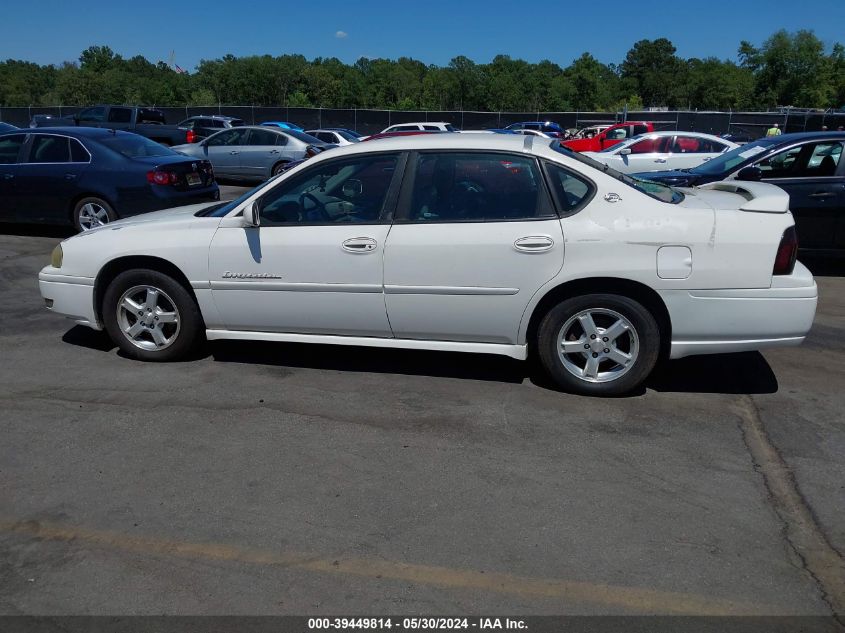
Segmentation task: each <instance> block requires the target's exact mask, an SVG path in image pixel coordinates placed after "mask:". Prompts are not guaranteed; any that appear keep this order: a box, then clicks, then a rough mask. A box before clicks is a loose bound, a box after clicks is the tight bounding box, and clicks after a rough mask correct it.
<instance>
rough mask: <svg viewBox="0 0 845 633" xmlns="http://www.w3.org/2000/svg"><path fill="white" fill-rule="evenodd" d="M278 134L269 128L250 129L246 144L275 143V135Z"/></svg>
mask: <svg viewBox="0 0 845 633" xmlns="http://www.w3.org/2000/svg"><path fill="white" fill-rule="evenodd" d="M277 136H279V135H278V134H276V133H275V132H271V131H270V130H250V131H249V139H248V140H247V142H246V144H247V145H275V144H276V137H277Z"/></svg>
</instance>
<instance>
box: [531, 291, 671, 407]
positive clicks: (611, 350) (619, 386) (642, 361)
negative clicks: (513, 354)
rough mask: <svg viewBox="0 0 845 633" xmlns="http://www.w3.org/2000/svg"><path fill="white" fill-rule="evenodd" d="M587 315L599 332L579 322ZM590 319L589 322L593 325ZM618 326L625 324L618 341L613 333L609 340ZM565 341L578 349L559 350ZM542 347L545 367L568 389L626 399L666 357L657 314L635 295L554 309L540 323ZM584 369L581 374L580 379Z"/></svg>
mask: <svg viewBox="0 0 845 633" xmlns="http://www.w3.org/2000/svg"><path fill="white" fill-rule="evenodd" d="M584 313H588V314H589V317H590V320H591V321H592V323H593V324H594V326H595V328H592V329H593V330H594V331H593V334H591V333H589V332H588V330H590V329H591V328H590V327H585V326H584V325H583V322H582V321H581V320H579V319H578V315H582V316H583V315H584ZM583 318H585V319H586V317H583ZM590 320H586V321H585V322H586V323H587V324H589V323H590ZM617 322H618V323H621V324H623V325H621V326H620V325H617V327H616V328H615V330H614V331H620V329H621V332H622V334H619V335H618V338H616V339H615V340H614V339H613V332H607V333H608V334H609V336H608V337H603V336H602V334H604V333H605V330H609V329H610V328H611V327H612V326H613V325H614V324H617ZM625 322H627V323H625ZM564 328H566V332H564V331H563V330H564ZM564 341H566V342H568V343H569V346H570V349H573V348H574V347H575V345H574V344H575V343H577V344H578V346H577V350H573V351H572V352H563V351H561V352H559V351H558V350H559V348H561V349H562V343H563V342H564ZM605 341H607V342H605ZM536 345H537V352H538V356H539V358H540V362H541V363H542V365H543V368H544V369H545V370H546V372H548V374H549V376H551V378H552V379H553V380H554V381H555V383H557V384H558V385H559V386H560V387H562V388H563V389H565V390H566V391H570V392H573V393H580V394H584V395H592V396H620V395H625V394H627V393H630V392H631V391H633V390H634V389H636V388H637V387H639V386H640V385H642V383H643V382H644V381H645V380H646V378H648V376H649V374H650V373H651V371H652V370H653V369H654V366H655V364H656V363H657V359H658V356H659V354H660V328H659V326H658V324H657V321H656V320H655V318H654V316H653V315H652V314H651V313H650V312H649V311H648V310H647V309H646V308H645V307H643V306H642V304H640V303H638V302H637V301H635V300H633V299H630V298H629V297H624V296H621V295H614V294H591V295H583V296H579V297H573V298H571V299H567V300H565V301H562V302H561V303H559V304H558V305H556V306H555V307H554V308H552V309H551V310H549V312H548V313H547V314H546V315H545V316H544V317H543V320H542V321H541V322H540V327H539V329H538V331H537V340H536ZM587 347H589V349H588V348H587ZM625 356H627V357H629V358H630V360H628V361H626V362H624V363H620V362H617V360H614V359H624V357H625ZM591 358H592V360H591ZM590 368H592V370H591V369H590ZM579 369H580V371H581V375H577V374H578V370H579ZM591 373H594V374H595V376H592V375H591ZM584 374H587V375H586V376H585V375H584Z"/></svg>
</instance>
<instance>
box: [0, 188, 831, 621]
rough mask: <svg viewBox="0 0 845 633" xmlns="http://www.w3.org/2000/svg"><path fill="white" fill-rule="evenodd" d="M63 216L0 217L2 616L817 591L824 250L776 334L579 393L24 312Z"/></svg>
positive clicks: (795, 610) (821, 578)
mask: <svg viewBox="0 0 845 633" xmlns="http://www.w3.org/2000/svg"><path fill="white" fill-rule="evenodd" d="M239 191H241V189H239V188H231V187H224V188H223V193H224V197H233V196H234V195H236V194H237V193H238V192H239ZM63 235H65V234H64V233H62V232H61V231H55V230H51V229H45V228H43V227H40V228H29V227H11V226H9V227H6V228H3V229H2V231H0V289H2V293H3V297H4V301H3V302H2V305H0V315H2V316H0V323H2V326H0V353H1V354H2V359H3V362H2V364H0V400H1V401H2V408H3V413H2V414H0V420H2V422H0V437H2V438H3V441H2V443H0V584H2V585H3V587H4V590H3V592H2V593H0V611H2V612H3V613H5V614H16V613H27V614H33V613H37V614H75V613H79V614H82V613H85V614H285V613H300V614H301V613H309V614H365V613H443V614H447V613H512V614H544V613H548V614H559V613H564V614H606V613H618V614H653V613H661V614H735V615H747V614H800V615H810V614H815V615H827V614H830V613H831V612H832V611H838V612H839V613H843V612H845V573H843V569H845V567H843V560H842V557H841V553H842V552H843V551H845V513H843V512H842V508H843V507H845V461H843V459H842V455H843V454H845V416H843V411H845V395H843V389H842V386H843V385H845V276H843V273H845V269H843V267H842V266H840V265H838V264H835V263H830V262H825V261H815V262H814V261H810V262H808V264H809V265H810V266H811V267H812V268H813V270H814V272H815V273H816V274H817V281H818V283H819V286H820V293H821V300H820V305H819V310H818V314H817V318H816V322H815V325H814V328H813V330H812V332H811V334H810V336H809V337H808V339H807V341H806V343H805V344H804V345H803V346H802V347H800V348H786V349H778V350H773V351H771V352H766V353H764V354H759V353H747V354H734V355H724V356H703V357H692V358H688V359H683V360H679V361H672V362H669V363H667V364H666V365H665V366H663V367H662V368H661V369H660V370H659V371H658V372H657V374H656V375H655V376H654V377H653V378H652V379H651V380H650V381H649V383H648V388H647V389H646V390H645V391H644V392H643V393H641V394H638V395H635V396H633V397H628V398H620V399H595V398H586V397H578V396H573V395H569V394H566V393H561V392H559V391H557V390H555V389H554V388H552V387H551V386H550V385H549V384H548V382H547V381H545V380H544V379H543V378H542V377H541V375H540V373H539V371H538V370H536V369H535V368H534V367H533V366H531V365H529V364H523V363H519V362H516V361H511V360H509V359H505V358H498V357H490V356H476V355H461V354H448V353H434V352H414V351H402V350H381V349H363V348H351V347H350V348H344V347H330V346H301V345H294V344H275V343H252V342H250V343H247V342H236V341H232V342H219V343H215V344H211V345H209V346H208V347H207V348H206V350H205V352H204V353H203V354H201V355H200V357H198V358H196V359H194V360H191V361H190V362H184V363H173V364H144V363H139V362H134V361H131V360H129V359H127V358H125V357H123V356H122V355H121V354H119V353H117V350H116V348H115V347H114V346H113V345H112V344H111V343H110V341H109V339H108V337H107V336H106V335H105V334H102V333H96V332H93V331H91V330H88V329H86V328H83V327H80V326H75V325H74V324H73V323H72V322H71V321H67V320H62V319H60V318H57V317H56V316H54V315H51V314H49V313H48V312H47V311H46V310H45V309H44V308H43V305H42V303H43V302H42V300H41V298H40V296H39V293H38V286H37V272H38V270H39V269H40V268H41V267H42V266H44V265H45V264H46V263H47V262H48V261H49V256H50V251H51V250H52V249H53V247H54V246H55V244H56V243H57V242H58V241H59V240H60V239H61V238H62V236H63Z"/></svg>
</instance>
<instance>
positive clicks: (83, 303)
mask: <svg viewBox="0 0 845 633" xmlns="http://www.w3.org/2000/svg"><path fill="white" fill-rule="evenodd" d="M57 270H58V269H56V268H53V267H52V266H47V267H46V268H44V269H43V270H42V271H41V272H40V273H39V274H38V288H39V290H40V291H41V296H42V297H43V298H44V302H45V304H46V306H47V309H48V310H50V311H51V312H55V313H56V314H60V315H62V316H64V317H67V318H69V319H73V320H74V321H76V322H77V323H79V324H80V325H86V326H88V327H90V328H93V329H95V330H102V329H103V327H102V325H100V323H99V322H98V320H97V313H96V311H95V310H94V279H93V278H89V277H71V276H68V275H59V274H56V271H57Z"/></svg>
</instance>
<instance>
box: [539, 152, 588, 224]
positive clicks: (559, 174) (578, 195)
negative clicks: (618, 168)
mask: <svg viewBox="0 0 845 633" xmlns="http://www.w3.org/2000/svg"><path fill="white" fill-rule="evenodd" d="M546 171H547V173H548V175H549V180H550V181H551V187H552V190H553V191H554V194H555V198H557V203H558V206H559V207H560V210H561V212H562V213H563V214H564V215H569V214H571V213H574V212H575V211H577V210H579V209H580V208H581V207H582V206H583V205H584V204H586V203H587V202H589V201H590V198H592V196H593V192H594V191H595V186H594V185H593V183H591V182H590V181H589V180H587V179H585V178H582V177H581V176H577V175H576V174H574V173H572V172H571V171H569V170H568V169H565V168H563V167H561V166H560V165H556V164H553V163H546Z"/></svg>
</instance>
